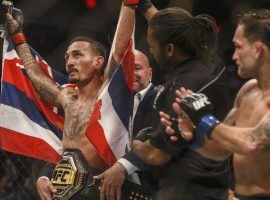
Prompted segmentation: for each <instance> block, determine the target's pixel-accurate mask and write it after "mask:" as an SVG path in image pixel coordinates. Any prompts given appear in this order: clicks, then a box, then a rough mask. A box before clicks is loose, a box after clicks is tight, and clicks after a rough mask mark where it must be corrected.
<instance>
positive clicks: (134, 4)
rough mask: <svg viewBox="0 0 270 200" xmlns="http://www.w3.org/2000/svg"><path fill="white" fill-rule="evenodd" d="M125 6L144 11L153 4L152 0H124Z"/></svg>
mask: <svg viewBox="0 0 270 200" xmlns="http://www.w3.org/2000/svg"><path fill="white" fill-rule="evenodd" d="M123 3H124V5H125V6H129V7H131V8H136V10H137V11H139V12H140V13H144V12H145V11H146V10H147V9H148V8H150V7H151V6H152V2H151V1H150V0H123Z"/></svg>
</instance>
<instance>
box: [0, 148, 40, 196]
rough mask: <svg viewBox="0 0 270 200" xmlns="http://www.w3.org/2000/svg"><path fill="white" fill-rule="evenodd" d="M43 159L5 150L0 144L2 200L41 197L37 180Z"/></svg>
mask: <svg viewBox="0 0 270 200" xmlns="http://www.w3.org/2000/svg"><path fill="white" fill-rule="evenodd" d="M43 165H44V162H43V161H40V160H36V159H32V158H29V157H25V156H21V155H18V154H13V153H10V152H6V151H3V150H2V148H1V146H0V200H36V199H39V197H38V193H37V189H36V180H37V177H38V174H39V171H40V170H41V168H42V166H43Z"/></svg>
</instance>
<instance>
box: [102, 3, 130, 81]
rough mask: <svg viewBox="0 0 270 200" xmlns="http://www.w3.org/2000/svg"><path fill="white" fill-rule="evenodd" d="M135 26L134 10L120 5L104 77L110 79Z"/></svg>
mask: <svg viewBox="0 0 270 200" xmlns="http://www.w3.org/2000/svg"><path fill="white" fill-rule="evenodd" d="M134 26H135V10H134V9H132V8H130V7H128V6H124V5H123V6H122V8H121V12H120V15H119V20H118V25H117V29H116V32H115V36H114V45H113V47H112V50H111V51H112V52H111V53H112V57H110V58H109V61H108V64H107V67H106V68H105V72H104V78H105V80H106V79H110V78H111V76H112V74H113V72H114V71H115V69H116V67H117V65H118V64H119V63H120V61H121V59H122V57H123V55H124V53H125V51H126V49H127V47H128V45H129V42H130V39H131V36H132V33H133V29H134Z"/></svg>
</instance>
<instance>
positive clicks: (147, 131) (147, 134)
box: [134, 127, 153, 142]
mask: <svg viewBox="0 0 270 200" xmlns="http://www.w3.org/2000/svg"><path fill="white" fill-rule="evenodd" d="M152 130H153V129H152V127H146V128H143V129H141V130H140V131H139V132H138V133H137V135H136V137H135V138H134V140H140V141H141V142H145V141H146V140H149V139H150V138H151V135H152Z"/></svg>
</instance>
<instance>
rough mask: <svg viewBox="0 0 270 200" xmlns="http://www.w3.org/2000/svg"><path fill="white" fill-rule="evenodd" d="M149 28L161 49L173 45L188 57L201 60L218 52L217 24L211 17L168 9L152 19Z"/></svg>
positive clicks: (178, 9) (179, 9) (159, 12)
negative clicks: (212, 51)
mask: <svg viewBox="0 0 270 200" xmlns="http://www.w3.org/2000/svg"><path fill="white" fill-rule="evenodd" d="M149 26H150V28H151V29H152V30H153V34H154V37H155V39H156V40H157V41H158V42H159V44H160V46H161V47H162V46H163V45H165V44H169V43H172V44H174V45H175V46H176V47H177V48H178V49H179V50H180V51H181V52H182V53H184V54H186V55H187V56H189V57H201V58H204V57H205V56H209V52H210V51H211V50H214V51H215V50H216V46H217V33H216V30H217V29H216V23H215V20H214V19H213V18H212V17H211V16H209V15H198V16H195V17H194V16H192V15H191V14H190V13H188V12H187V11H185V10H184V9H181V8H178V7H175V8H166V9H164V10H160V11H158V12H157V13H156V14H155V15H154V16H153V17H152V18H151V19H150V22H149Z"/></svg>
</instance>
